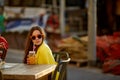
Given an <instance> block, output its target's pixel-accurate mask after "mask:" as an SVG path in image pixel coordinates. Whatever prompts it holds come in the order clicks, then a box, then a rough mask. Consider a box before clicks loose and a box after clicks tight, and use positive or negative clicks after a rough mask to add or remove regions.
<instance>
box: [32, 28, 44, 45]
mask: <svg viewBox="0 0 120 80" xmlns="http://www.w3.org/2000/svg"><path fill="white" fill-rule="evenodd" d="M31 39H32V42H33V44H34V45H40V44H41V43H42V40H43V37H42V34H41V33H40V31H39V30H35V31H33V33H32V36H31Z"/></svg>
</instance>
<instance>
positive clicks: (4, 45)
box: [0, 36, 8, 49]
mask: <svg viewBox="0 0 120 80" xmlns="http://www.w3.org/2000/svg"><path fill="white" fill-rule="evenodd" d="M0 45H3V48H4V49H8V42H7V41H6V39H5V38H4V37H2V36H0Z"/></svg>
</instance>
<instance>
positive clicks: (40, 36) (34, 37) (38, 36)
mask: <svg viewBox="0 0 120 80" xmlns="http://www.w3.org/2000/svg"><path fill="white" fill-rule="evenodd" d="M31 38H32V40H35V39H36V38H38V39H41V38H42V35H37V36H32V37H31Z"/></svg>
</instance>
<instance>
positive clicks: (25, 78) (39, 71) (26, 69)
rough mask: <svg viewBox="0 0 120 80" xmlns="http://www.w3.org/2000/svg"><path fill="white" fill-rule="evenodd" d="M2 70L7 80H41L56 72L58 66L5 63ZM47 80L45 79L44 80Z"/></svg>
mask: <svg viewBox="0 0 120 80" xmlns="http://www.w3.org/2000/svg"><path fill="white" fill-rule="evenodd" d="M5 67H6V68H3V69H2V73H3V77H4V79H5V80H38V79H39V80H41V79H42V77H45V76H48V75H49V74H50V73H52V72H53V71H54V70H55V67H56V65H27V64H23V63H5ZM44 80H45V79H44Z"/></svg>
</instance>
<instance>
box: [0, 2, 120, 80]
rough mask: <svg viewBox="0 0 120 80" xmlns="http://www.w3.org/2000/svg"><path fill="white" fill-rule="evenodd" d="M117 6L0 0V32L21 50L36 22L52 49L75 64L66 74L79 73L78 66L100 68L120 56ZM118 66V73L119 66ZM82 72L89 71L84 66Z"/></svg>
mask: <svg viewBox="0 0 120 80" xmlns="http://www.w3.org/2000/svg"><path fill="white" fill-rule="evenodd" d="M119 5H120V0H114V1H113V0H29V1H28V0H0V34H1V35H2V36H4V37H5V38H6V40H7V41H8V43H9V50H10V51H11V50H15V51H16V50H17V51H24V46H25V40H26V36H27V33H28V31H29V29H30V28H31V27H32V25H39V26H40V27H42V28H43V29H44V30H45V31H46V35H47V37H46V42H47V43H48V45H49V46H50V48H51V49H52V51H57V52H59V51H67V52H68V53H69V55H70V57H71V61H70V64H72V65H75V66H77V69H76V68H75V69H73V68H71V67H70V68H69V72H70V73H68V75H71V74H72V73H73V72H71V69H72V70H74V72H76V74H80V73H79V72H80V71H79V70H78V69H81V66H85V67H86V66H94V68H93V69H96V68H97V69H99V70H100V71H102V69H103V68H102V66H103V64H104V62H105V60H106V59H108V58H109V59H113V60H114V59H115V60H116V59H120V51H119V49H120V44H119V43H120V6H119ZM10 53H12V52H10ZM18 53H19V52H18ZM22 53H24V52H22ZM109 54H110V55H111V56H110V55H109ZM113 55H115V57H114V58H113ZM116 56H117V57H116ZM111 57H112V58H111ZM10 59H11V58H10ZM8 61H9V60H8ZM117 67H118V68H117V70H119V72H120V65H119V66H117ZM85 70H86V69H85ZM77 71H79V72H77ZM114 71H116V70H114ZM81 72H82V73H83V74H84V73H85V75H87V73H88V72H86V71H84V69H82V71H81ZM90 72H91V70H90ZM93 72H94V71H93ZM98 72H99V71H98ZM82 73H81V74H82ZM101 73H102V72H101ZM118 74H120V73H118ZM88 75H89V73H88ZM94 75H95V74H93V76H94ZM75 76H76V75H75ZM78 76H79V75H78ZM78 76H76V78H77V77H78ZM105 76H106V75H105ZM105 76H104V77H103V76H101V77H103V78H105ZM69 77H70V76H69ZM96 77H97V76H96ZM108 77H109V78H111V77H110V76H108ZM84 78H85V77H84ZM84 78H83V80H90V78H89V79H84ZM97 78H99V79H101V78H100V77H97ZM109 78H106V79H108V80H109ZM99 79H97V80H99ZM117 79H120V78H119V77H118V78H116V79H115V77H114V80H117ZM69 80H70V78H69ZM71 80H72V78H71ZM73 80H75V79H73ZM76 80H79V79H78V78H77V79H76ZM91 80H92V79H91ZM111 80H112V78H111Z"/></svg>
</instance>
